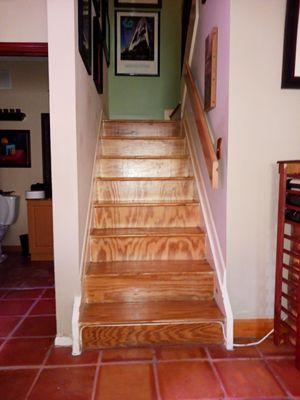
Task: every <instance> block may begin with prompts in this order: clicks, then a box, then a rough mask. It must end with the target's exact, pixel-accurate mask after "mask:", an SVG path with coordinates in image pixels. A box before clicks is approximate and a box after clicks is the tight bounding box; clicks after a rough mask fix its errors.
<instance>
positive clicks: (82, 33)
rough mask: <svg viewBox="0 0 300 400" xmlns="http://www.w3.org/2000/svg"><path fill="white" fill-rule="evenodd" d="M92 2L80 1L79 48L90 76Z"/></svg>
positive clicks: (87, 0)
mask: <svg viewBox="0 0 300 400" xmlns="http://www.w3.org/2000/svg"><path fill="white" fill-rule="evenodd" d="M91 18H92V17H91V0H78V47H79V53H80V55H81V58H82V60H83V63H84V65H85V68H86V70H87V72H88V74H89V75H91V62H92V27H91V24H92V23H91Z"/></svg>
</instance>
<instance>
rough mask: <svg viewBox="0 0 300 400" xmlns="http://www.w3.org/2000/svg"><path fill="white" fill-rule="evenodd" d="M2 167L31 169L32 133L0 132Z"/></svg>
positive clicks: (3, 130)
mask: <svg viewBox="0 0 300 400" xmlns="http://www.w3.org/2000/svg"><path fill="white" fill-rule="evenodd" d="M0 167H2V168H30V167H31V158H30V131H27V130H26V131H24V130H10V129H1V130H0Z"/></svg>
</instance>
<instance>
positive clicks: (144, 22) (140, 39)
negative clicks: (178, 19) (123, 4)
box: [115, 11, 160, 76]
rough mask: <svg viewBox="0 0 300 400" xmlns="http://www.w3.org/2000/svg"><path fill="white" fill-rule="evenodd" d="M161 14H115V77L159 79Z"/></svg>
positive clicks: (143, 12) (119, 12) (145, 12)
mask: <svg viewBox="0 0 300 400" xmlns="http://www.w3.org/2000/svg"><path fill="white" fill-rule="evenodd" d="M159 53H160V13H159V12H158V11H153V12H151V11H116V12H115V74H116V75H130V76H159V57H160V55H159Z"/></svg>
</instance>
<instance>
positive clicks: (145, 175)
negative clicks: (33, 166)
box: [79, 121, 224, 349]
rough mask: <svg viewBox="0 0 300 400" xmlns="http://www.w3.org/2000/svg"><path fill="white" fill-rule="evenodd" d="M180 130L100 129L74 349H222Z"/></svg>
mask: <svg viewBox="0 0 300 400" xmlns="http://www.w3.org/2000/svg"><path fill="white" fill-rule="evenodd" d="M203 224H204V223H203V218H202V213H201V208H200V204H199V199H198V193H197V189H196V184H195V178H194V173H193V168H192V165H191V160H190V155H189V152H188V147H187V143H186V138H185V137H184V136H183V133H182V126H181V124H180V122H174V121H168V122H165V121H160V122H158V121H156V122H154V121H139V122H137V121H135V122H134V121H105V122H104V124H103V128H102V135H101V137H100V139H99V155H98V159H97V161H96V168H95V177H94V187H93V199H92V213H91V223H90V234H89V238H88V248H87V252H86V253H87V259H86V265H85V270H84V274H83V282H82V286H83V288H82V293H83V297H82V304H81V309H80V320H79V324H80V332H81V339H82V345H83V349H93V348H106V347H115V346H116V347H120V346H136V345H149V344H175V343H186V342H194V343H202V344H204V343H222V342H223V340H224V339H223V333H222V323H223V322H224V321H223V320H224V317H223V315H222V313H221V312H220V310H219V308H218V306H217V304H216V302H215V300H214V293H215V275H214V272H213V270H212V269H211V267H210V265H209V264H208V262H207V260H206V234H205V232H204V231H203V229H202V227H203Z"/></svg>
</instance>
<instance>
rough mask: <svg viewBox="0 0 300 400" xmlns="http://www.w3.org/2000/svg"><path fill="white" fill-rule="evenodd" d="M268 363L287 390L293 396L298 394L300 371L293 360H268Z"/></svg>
mask: <svg viewBox="0 0 300 400" xmlns="http://www.w3.org/2000/svg"><path fill="white" fill-rule="evenodd" d="M268 363H269V364H270V365H271V367H272V369H273V370H274V371H275V373H276V374H278V375H279V377H280V378H281V380H282V382H283V384H284V386H285V387H286V388H287V389H288V390H289V392H290V393H291V394H292V395H293V396H300V371H299V370H298V369H296V367H295V363H294V360H286V359H282V360H268Z"/></svg>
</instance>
